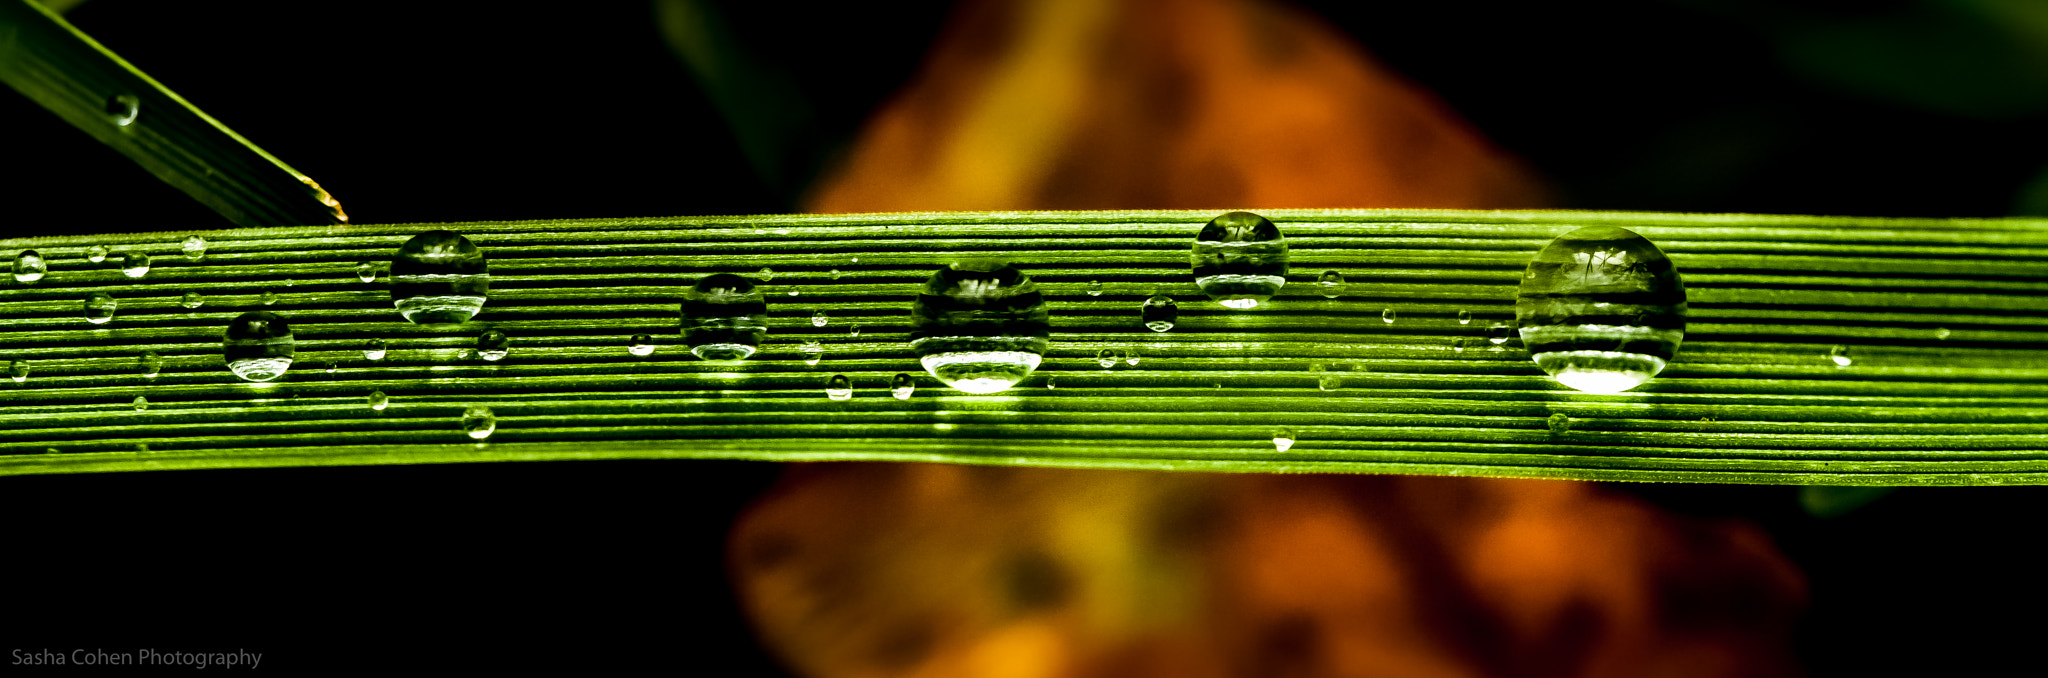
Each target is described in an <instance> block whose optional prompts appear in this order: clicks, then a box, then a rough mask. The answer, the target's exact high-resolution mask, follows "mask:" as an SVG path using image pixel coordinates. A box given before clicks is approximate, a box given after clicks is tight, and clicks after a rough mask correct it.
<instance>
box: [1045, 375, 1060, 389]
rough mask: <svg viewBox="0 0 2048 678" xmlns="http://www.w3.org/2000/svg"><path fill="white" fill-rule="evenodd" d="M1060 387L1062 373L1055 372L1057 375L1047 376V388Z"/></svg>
mask: <svg viewBox="0 0 2048 678" xmlns="http://www.w3.org/2000/svg"><path fill="white" fill-rule="evenodd" d="M1059 387H1060V375H1057V374H1055V375H1052V376H1049V377H1046V378H1045V388H1046V389H1047V390H1052V389H1057V388H1059Z"/></svg>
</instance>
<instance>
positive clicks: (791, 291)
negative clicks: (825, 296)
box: [788, 285, 804, 297]
mask: <svg viewBox="0 0 2048 678" xmlns="http://www.w3.org/2000/svg"><path fill="white" fill-rule="evenodd" d="M803 293H804V291H803V290H800V289H797V286H795V285H790V286H789V292H788V294H789V296H792V297H794V296H796V295H799V294H803Z"/></svg>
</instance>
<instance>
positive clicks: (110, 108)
mask: <svg viewBox="0 0 2048 678" xmlns="http://www.w3.org/2000/svg"><path fill="white" fill-rule="evenodd" d="M139 115H142V100H141V99H139V98H136V96H135V95H133V94H116V95H113V96H110V97H107V120H109V121H111V122H113V123H114V126H115V127H127V126H129V125H132V124H135V118H136V116H139Z"/></svg>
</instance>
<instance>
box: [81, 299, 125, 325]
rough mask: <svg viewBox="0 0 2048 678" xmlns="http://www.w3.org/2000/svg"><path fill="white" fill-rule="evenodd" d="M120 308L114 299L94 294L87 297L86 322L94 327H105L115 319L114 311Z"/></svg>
mask: <svg viewBox="0 0 2048 678" xmlns="http://www.w3.org/2000/svg"><path fill="white" fill-rule="evenodd" d="M119 306H120V303H119V302H116V301H114V298H113V297H110V296H107V295H106V294H105V293H102V292H94V293H92V294H89V295H86V297H85V321H86V322H89V323H92V324H94V325H105V324H107V321H109V320H113V319H114V310H115V309H116V308H117V307H119Z"/></svg>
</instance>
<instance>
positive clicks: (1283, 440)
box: [1273, 428, 1294, 452]
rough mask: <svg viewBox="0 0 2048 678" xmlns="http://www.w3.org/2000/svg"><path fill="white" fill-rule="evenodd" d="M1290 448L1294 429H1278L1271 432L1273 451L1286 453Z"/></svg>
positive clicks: (1292, 443)
mask: <svg viewBox="0 0 2048 678" xmlns="http://www.w3.org/2000/svg"><path fill="white" fill-rule="evenodd" d="M1292 447H1294V429H1291V428H1279V429H1274V430H1273V449H1274V450H1276V451H1280V452H1286V451H1287V450H1288V449H1289V448H1292Z"/></svg>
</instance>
